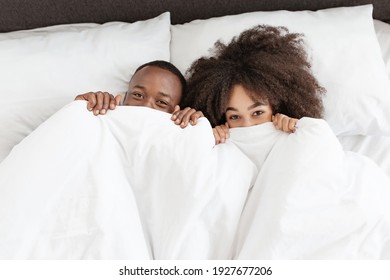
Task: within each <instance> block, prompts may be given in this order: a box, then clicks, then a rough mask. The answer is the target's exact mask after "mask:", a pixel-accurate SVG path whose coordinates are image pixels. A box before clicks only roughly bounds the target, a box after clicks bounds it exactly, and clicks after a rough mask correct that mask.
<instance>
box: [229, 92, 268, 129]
mask: <svg viewBox="0 0 390 280" xmlns="http://www.w3.org/2000/svg"><path fill="white" fill-rule="evenodd" d="M248 93H249V92H248V90H247V89H245V88H244V87H243V86H241V85H234V86H233V88H232V91H231V93H230V97H229V100H228V104H227V107H226V111H225V114H226V120H227V123H228V125H229V127H248V126H253V125H258V124H262V123H265V122H270V121H271V119H272V108H271V106H270V105H269V103H268V102H267V101H265V100H260V99H259V100H253V99H252V98H251V97H250V95H249V94H248Z"/></svg>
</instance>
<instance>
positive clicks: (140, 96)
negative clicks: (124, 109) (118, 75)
mask: <svg viewBox="0 0 390 280" xmlns="http://www.w3.org/2000/svg"><path fill="white" fill-rule="evenodd" d="M131 95H132V96H133V97H135V98H138V99H139V98H143V97H144V96H143V95H142V93H139V92H132V93H131Z"/></svg>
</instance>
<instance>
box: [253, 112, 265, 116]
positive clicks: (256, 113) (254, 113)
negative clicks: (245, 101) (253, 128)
mask: <svg viewBox="0 0 390 280" xmlns="http://www.w3.org/2000/svg"><path fill="white" fill-rule="evenodd" d="M263 113H264V112H263V111H255V112H253V115H254V116H260V115H262V114H263Z"/></svg>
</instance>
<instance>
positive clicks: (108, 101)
mask: <svg viewBox="0 0 390 280" xmlns="http://www.w3.org/2000/svg"><path fill="white" fill-rule="evenodd" d="M121 98H122V97H121V96H120V95H117V96H115V97H114V96H113V95H112V94H110V93H108V92H101V91H98V92H87V93H84V94H80V95H77V96H76V98H75V99H74V100H85V101H88V104H87V109H88V111H92V112H93V114H94V115H95V116H97V115H99V114H100V115H104V114H105V113H106V112H107V110H114V109H115V108H116V106H118V105H119V104H120V102H121Z"/></svg>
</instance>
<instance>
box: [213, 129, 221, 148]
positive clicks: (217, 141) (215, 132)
mask: <svg viewBox="0 0 390 280" xmlns="http://www.w3.org/2000/svg"><path fill="white" fill-rule="evenodd" d="M213 134H214V139H215V145H218V144H219V143H220V141H221V138H220V137H219V134H218V132H217V130H216V128H213Z"/></svg>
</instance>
